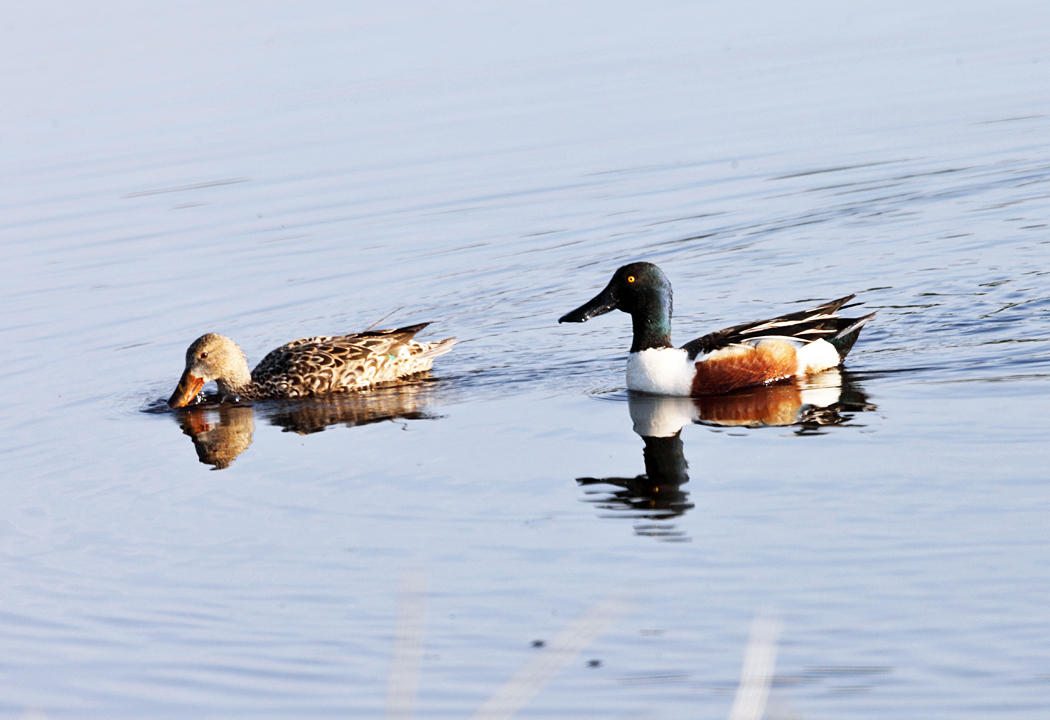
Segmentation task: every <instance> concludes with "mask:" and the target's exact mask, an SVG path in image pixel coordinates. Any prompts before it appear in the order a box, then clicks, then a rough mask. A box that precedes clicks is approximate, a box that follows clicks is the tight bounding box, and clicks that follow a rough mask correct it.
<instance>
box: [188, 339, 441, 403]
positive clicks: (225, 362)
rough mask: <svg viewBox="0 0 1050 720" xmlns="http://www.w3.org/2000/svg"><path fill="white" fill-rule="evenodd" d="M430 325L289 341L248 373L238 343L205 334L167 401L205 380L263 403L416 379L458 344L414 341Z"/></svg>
mask: <svg viewBox="0 0 1050 720" xmlns="http://www.w3.org/2000/svg"><path fill="white" fill-rule="evenodd" d="M428 324H429V323H420V324H418V325H409V326H406V327H401V328H395V329H390V330H366V331H364V332H359V333H352V334H349V335H321V336H317V337H309V338H300V339H298V340H293V341H292V342H290V343H287V344H285V345H282V346H281V347H279V348H277V349H276V350H272V351H271V352H270V353H268V354H267V355H266V357H264V358H263V359H262V361H261V362H260V363H259V364H258V365H257V366H256V367H255V369H254V370H252V371H251V374H250V375H249V374H248V371H247V361H246V360H245V359H244V353H243V352H241V350H240V348H239V347H237V345H236V343H234V342H233V341H232V340H230V339H229V338H227V337H224V336H222V335H216V334H214V333H209V334H207V335H204V336H202V337H201V338H199V339H198V340H197V341H196V342H195V343H194V344H193V345H191V346H190V349H189V350H188V351H187V352H186V370H185V372H184V373H183V379H182V380H181V381H180V382H179V387H178V388H177V389H176V392H175V394H173V395H172V398H171V400H169V403H170V404H172V405H173V406H175V407H179V406H181V405H185V404H186V403H187V402H189V400H191V399H192V398H193V396H194V395H195V394H196V391H195V390H194V392H189V390H192V389H193V388H196V389H197V390H199V388H200V386H201V385H202V384H203V383H204V382H207V381H209V380H215V381H216V382H217V383H218V385H219V390H220V391H221V392H222V393H223V394H224V395H227V396H237V397H240V398H243V399H245V400H263V399H283V398H300V397H309V396H314V395H328V394H332V393H343V392H351V391H355V390H364V389H367V388H369V387H372V386H374V385H378V384H380V383H388V382H393V381H396V380H399V379H401V378H404V377H407V376H410V375H416V374H418V373H421V372H425V371H427V370H429V369H430V367H431V365H432V363H433V361H434V358H435V357H437V356H438V355H442V354H444V353H446V352H448V351H449V350H451V349H452V345H453V344H454V343H455V342H456V339H455V338H446V339H444V340H441V341H438V342H418V341H416V340H413V336H415V334H416V333H417V332H419V331H420V330H422V329H423V328H425V327H426V326H427V325H428ZM187 378H188V379H187Z"/></svg>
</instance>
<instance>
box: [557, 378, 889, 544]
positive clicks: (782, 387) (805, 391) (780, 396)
mask: <svg viewBox="0 0 1050 720" xmlns="http://www.w3.org/2000/svg"><path fill="white" fill-rule="evenodd" d="M627 408H628V411H629V413H630V416H631V422H632V426H633V429H634V432H635V433H637V434H638V435H639V436H640V437H641V438H642V442H643V444H644V447H643V449H642V459H643V462H644V463H645V472H644V473H642V474H641V475H635V476H634V477H602V478H596V477H581V478H576V482H577V483H578V484H579V485H580V486H581V487H583V488H585V490H584V492H585V495H586V496H585V498H584V501H585V502H589V503H593V504H594V505H596V506H597V507H598V508H599V509H600V510H602V511H607V512H606V513H605V514H603V515H602V516H601V517H629V518H632V519H634V520H635V525H634V529H635V533H636V534H638V535H644V536H648V537H655V538H657V539H659V540H662V541H665V542H689V537H688V536H687V535H686V534H685V533H684V532H683V531H681V530H678V529H677V528H676V527H675V525H674V523H672V522H669V521H670V520H671V519H672V518H676V517H678V516H680V515H683V514H684V513H686V512H687V511H688V510H690V509H692V508H693V507H694V505H693V503H691V502H689V493H687V492H686V491H684V490H683V489H682V486H683V485H685V484H686V483H687V482H689V474H688V472H687V469H688V467H689V464H688V462H687V461H686V459H685V452H684V446H683V443H682V437H681V433H682V428H683V427H684V426H686V425H689V424H694V423H699V424H704V425H715V426H723V427H766V426H776V427H780V426H795V427H797V430H796V434H799V435H808V434H818V433H821V432H824V431H825V428H826V427H828V426H831V425H842V424H846V423H849V422H850V421H851V420H852V419H853V418H854V416H855V414H856V413H858V412H864V411H869V410H874V409H875V406H874V405H872V404H871V403H869V402H868V400H867V397H866V395H865V394H864V391H863V390H862V389H861V388H860V386H859V384H858V383H857V382H856V381H855V380H854V379H853V378H851V377H850V376H849V375H848V374H847V373H844V372H840V371H839V370H829V371H827V372H823V373H820V374H819V375H815V376H813V377H811V378H808V379H807V380H805V381H804V382H792V383H782V384H779V385H771V386H768V387H758V388H748V389H747V390H743V391H740V392H736V393H732V394H729V395H718V396H711V397H698V398H690V397H665V396H659V395H643V394H639V393H631V394H629V395H628V398H627ZM603 485H604V486H611V487H613V488H617V489H614V490H612V491H604V490H601V489H599V488H597V487H596V486H603Z"/></svg>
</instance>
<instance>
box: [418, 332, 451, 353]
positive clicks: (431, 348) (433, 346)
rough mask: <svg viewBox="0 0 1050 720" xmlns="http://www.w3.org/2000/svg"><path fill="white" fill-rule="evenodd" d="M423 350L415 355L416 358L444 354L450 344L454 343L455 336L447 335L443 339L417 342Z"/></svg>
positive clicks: (449, 348)
mask: <svg viewBox="0 0 1050 720" xmlns="http://www.w3.org/2000/svg"><path fill="white" fill-rule="evenodd" d="M419 344H420V345H421V346H422V347H423V350H422V352H420V353H419V354H418V355H416V357H418V358H436V357H437V356H438V355H444V354H445V353H447V352H448V351H449V350H451V349H452V346H453V345H455V344H456V338H454V337H449V338H445V339H444V340H438V341H437V342H427V343H419Z"/></svg>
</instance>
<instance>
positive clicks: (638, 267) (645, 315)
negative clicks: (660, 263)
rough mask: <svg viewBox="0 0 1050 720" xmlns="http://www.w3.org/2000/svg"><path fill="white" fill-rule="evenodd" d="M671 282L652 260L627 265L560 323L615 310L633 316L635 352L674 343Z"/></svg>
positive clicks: (563, 316) (565, 315) (585, 319)
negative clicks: (672, 338) (603, 287)
mask: <svg viewBox="0 0 1050 720" xmlns="http://www.w3.org/2000/svg"><path fill="white" fill-rule="evenodd" d="M671 309H672V293H671V283H670V281H668V279H667V276H666V275H664V273H663V271H662V270H661V269H660V268H659V267H657V266H656V265H653V264H652V263H648V262H636V263H631V264H630V265H624V266H623V267H621V268H619V269H618V270H617V271H616V272H615V273H613V276H612V279H611V280H610V281H609V284H608V285H606V286H605V289H604V290H602V291H601V292H600V293H598V294H597V295H595V296H594V297H593V298H591V299H590V300H588V301H587V302H585V303H584V304H583V305H580V307H578V308H576V309H575V310H573V311H572V312H568V313H566V314H564V315H562V316H561V317H560V318H558V322H560V323H563V322H586V321H587V320H589V319H590V318H592V317H596V316H598V315H604V314H605V313H607V312H611V311H612V310H621V311H623V312H625V313H629V314H630V315H631V319H632V321H633V324H634V344H633V345H632V346H631V352H638V351H640V350H647V349H650V348H666V347H672V345H671Z"/></svg>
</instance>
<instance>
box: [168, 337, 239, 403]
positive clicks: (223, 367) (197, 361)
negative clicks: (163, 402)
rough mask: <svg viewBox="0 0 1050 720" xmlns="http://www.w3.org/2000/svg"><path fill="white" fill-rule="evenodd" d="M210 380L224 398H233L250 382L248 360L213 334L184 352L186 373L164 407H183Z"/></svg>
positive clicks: (231, 342) (228, 343)
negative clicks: (215, 384)
mask: <svg viewBox="0 0 1050 720" xmlns="http://www.w3.org/2000/svg"><path fill="white" fill-rule="evenodd" d="M212 380H214V381H216V383H217V384H218V385H219V391H220V392H222V393H223V394H224V395H234V394H237V391H238V389H239V388H242V387H244V386H246V385H248V384H249V383H250V382H251V380H252V376H251V372H250V371H249V370H248V359H247V358H245V357H244V353H243V352H242V351H241V349H240V348H239V347H237V343H235V342H234V341H233V340H230V339H229V338H228V337H226V336H224V335H218V334H216V333H208V334H206V335H201V336H200V337H199V338H197V339H196V340H194V342H193V344H192V345H190V347H189V349H187V350H186V369H185V370H183V371H182V377H181V378H179V384H178V386H176V388H175V392H173V393H172V394H171V397H170V398H168V405H170V406H171V407H173V408H179V407H184V406H185V405H186V404H187V403H189V402H190V401H191V400H193V398H195V397H197V393H199V392H200V391H201V389H202V388H203V387H204V385H205V384H206V383H208V382H211V381H212Z"/></svg>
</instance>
